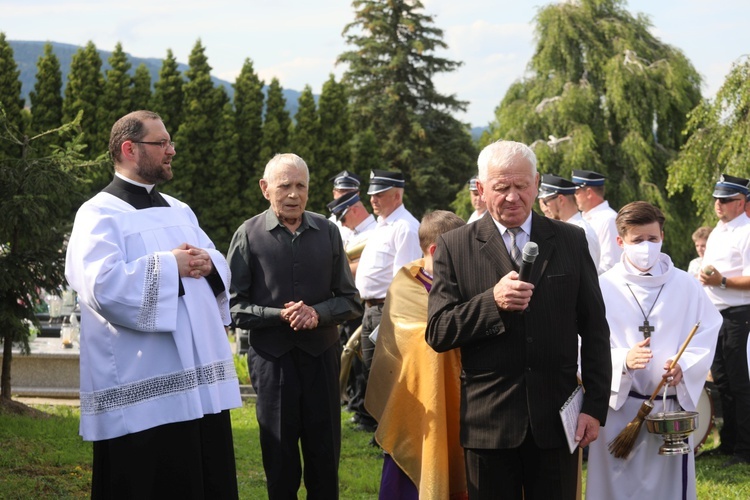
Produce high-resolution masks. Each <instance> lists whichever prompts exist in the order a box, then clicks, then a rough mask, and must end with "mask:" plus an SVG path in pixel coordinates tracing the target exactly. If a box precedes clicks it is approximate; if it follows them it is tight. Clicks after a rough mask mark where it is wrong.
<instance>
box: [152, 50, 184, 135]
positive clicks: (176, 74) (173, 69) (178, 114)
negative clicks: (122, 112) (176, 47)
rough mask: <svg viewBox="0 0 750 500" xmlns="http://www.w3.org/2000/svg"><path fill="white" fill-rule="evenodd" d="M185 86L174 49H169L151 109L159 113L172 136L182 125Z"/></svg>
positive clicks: (157, 82)
mask: <svg viewBox="0 0 750 500" xmlns="http://www.w3.org/2000/svg"><path fill="white" fill-rule="evenodd" d="M184 85H185V80H184V79H183V78H182V74H181V73H180V70H179V69H177V60H176V59H175V57H174V55H173V54H172V49H168V50H167V58H166V59H164V62H163V63H162V66H161V70H160V71H159V79H158V80H157V81H156V83H154V95H153V96H152V97H151V104H150V105H149V107H150V109H151V110H152V111H154V112H156V113H159V116H161V118H162V120H163V121H164V124H165V125H166V126H167V130H171V131H172V134H176V133H177V130H178V129H179V128H180V125H182V113H183V110H182V106H183V105H184V92H183V86H184Z"/></svg>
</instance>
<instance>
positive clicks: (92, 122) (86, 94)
mask: <svg viewBox="0 0 750 500" xmlns="http://www.w3.org/2000/svg"><path fill="white" fill-rule="evenodd" d="M101 69H102V59H101V57H99V52H98V51H97V50H96V46H95V45H94V43H93V42H88V43H87V44H86V46H85V47H82V48H80V49H78V51H76V53H75V54H74V55H73V59H72V61H71V63H70V72H69V73H68V84H67V85H66V86H65V99H63V122H71V121H73V120H74V119H75V118H76V116H77V115H78V112H79V111H83V118H82V120H81V129H82V130H83V143H84V144H86V145H87V149H86V153H85V154H86V158H87V159H91V160H93V159H95V158H97V157H98V156H99V155H101V154H103V153H106V151H107V147H108V141H109V131H110V129H111V128H112V125H113V124H114V122H112V123H109V124H103V123H101V122H100V121H99V118H98V115H97V110H98V109H99V104H100V99H101V95H102V91H103V88H104V77H103V76H102V73H101ZM103 131H106V132H107V139H106V140H101V139H103V137H104V132H103Z"/></svg>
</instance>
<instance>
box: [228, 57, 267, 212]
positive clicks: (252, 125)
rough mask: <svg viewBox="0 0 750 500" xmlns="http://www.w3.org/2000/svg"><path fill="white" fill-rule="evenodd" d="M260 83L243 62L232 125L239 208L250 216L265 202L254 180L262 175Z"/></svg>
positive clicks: (259, 209) (262, 208) (261, 84)
mask: <svg viewBox="0 0 750 500" xmlns="http://www.w3.org/2000/svg"><path fill="white" fill-rule="evenodd" d="M263 100H264V95H263V81H262V80H261V79H260V78H258V74H257V73H256V72H255V70H254V69H253V62H252V61H251V60H250V59H245V63H244V64H243V65H242V70H241V71H240V74H239V76H237V80H236V81H235V83H234V109H235V119H234V123H235V126H236V127H237V147H238V148H239V149H238V150H239V151H242V154H241V155H240V156H239V159H238V161H239V166H240V168H239V174H240V176H239V179H238V185H239V188H240V197H241V198H242V200H243V206H244V207H246V210H248V211H249V212H251V213H255V212H256V211H261V210H264V209H265V205H266V203H265V200H264V199H263V198H260V199H259V196H260V191H259V190H258V180H259V179H260V178H261V176H262V174H263V172H262V170H260V169H259V168H258V165H259V163H260V145H261V141H262V138H263Z"/></svg>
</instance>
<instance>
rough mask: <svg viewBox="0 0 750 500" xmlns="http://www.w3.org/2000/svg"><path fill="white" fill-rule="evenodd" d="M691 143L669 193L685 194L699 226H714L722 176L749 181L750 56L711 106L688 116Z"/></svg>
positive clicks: (674, 167) (673, 171) (672, 170)
mask: <svg viewBox="0 0 750 500" xmlns="http://www.w3.org/2000/svg"><path fill="white" fill-rule="evenodd" d="M685 134H686V135H687V136H688V137H689V139H688V140H687V142H686V143H685V145H684V146H683V147H682V150H681V151H680V154H679V157H678V158H677V160H676V161H675V162H674V163H672V164H671V165H670V166H669V182H668V184H667V186H668V188H669V192H670V193H671V194H675V193H678V192H685V194H688V195H690V197H691V199H692V201H693V207H694V208H693V209H692V210H691V214H692V213H693V212H694V213H695V215H696V216H697V218H696V220H695V221H694V226H695V227H697V226H700V225H706V224H707V225H714V224H715V223H716V216H715V213H714V210H713V206H714V203H713V199H712V197H711V194H712V193H713V187H714V184H715V183H716V181H717V180H718V178H719V175H721V174H724V173H726V174H729V175H734V176H738V177H744V178H746V179H747V178H750V148H748V144H750V56H743V57H742V58H740V59H739V60H737V61H736V62H735V63H734V64H733V65H732V69H731V71H730V72H729V74H728V75H727V77H726V79H725V80H724V83H723V85H722V86H721V88H720V89H719V91H718V92H717V93H716V97H714V98H713V99H711V100H705V101H702V102H701V103H700V104H699V105H698V106H697V107H696V108H695V109H694V110H693V111H691V112H690V114H689V116H688V123H687V126H686V129H685Z"/></svg>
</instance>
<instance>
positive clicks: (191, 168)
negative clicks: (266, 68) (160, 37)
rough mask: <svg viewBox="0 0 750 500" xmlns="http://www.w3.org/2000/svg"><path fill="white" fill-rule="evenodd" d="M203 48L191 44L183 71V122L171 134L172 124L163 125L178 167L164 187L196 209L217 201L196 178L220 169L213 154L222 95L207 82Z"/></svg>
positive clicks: (209, 73) (219, 119) (221, 109)
mask: <svg viewBox="0 0 750 500" xmlns="http://www.w3.org/2000/svg"><path fill="white" fill-rule="evenodd" d="M205 51H206V49H205V48H204V47H203V45H202V44H201V41H200V40H198V41H197V42H196V44H195V46H194V47H193V50H192V52H191V53H190V57H189V58H188V64H189V65H190V69H188V71H187V72H186V73H185V74H186V76H187V78H188V81H187V82H186V83H185V86H184V88H183V90H184V96H185V99H184V103H183V104H182V108H183V110H184V111H183V113H184V114H183V122H182V124H181V125H180V128H179V129H178V130H177V132H176V133H175V131H174V127H172V126H171V125H169V124H167V127H168V129H167V130H169V131H170V132H171V133H172V134H173V137H175V142H176V143H177V156H176V159H175V162H176V164H177V165H178V168H177V169H176V171H175V176H174V180H173V181H172V182H170V183H169V185H168V188H167V189H168V190H169V191H170V192H173V193H174V194H175V195H177V196H178V197H179V198H181V199H182V200H183V201H185V202H186V203H188V204H189V205H190V206H192V207H193V209H194V210H196V211H197V212H199V211H200V210H201V207H202V205H203V204H205V203H217V202H219V201H220V200H210V199H207V198H206V196H205V189H206V184H205V183H204V182H203V181H198V179H205V178H206V177H208V176H212V175H214V172H215V169H217V168H220V167H219V166H218V165H217V163H216V158H215V156H214V141H216V140H217V138H218V130H219V126H220V124H221V119H222V112H223V107H224V101H225V99H226V94H225V93H224V92H223V90H220V89H217V88H216V87H214V84H213V82H212V81H211V66H209V64H208V58H207V57H206V54H205Z"/></svg>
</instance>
